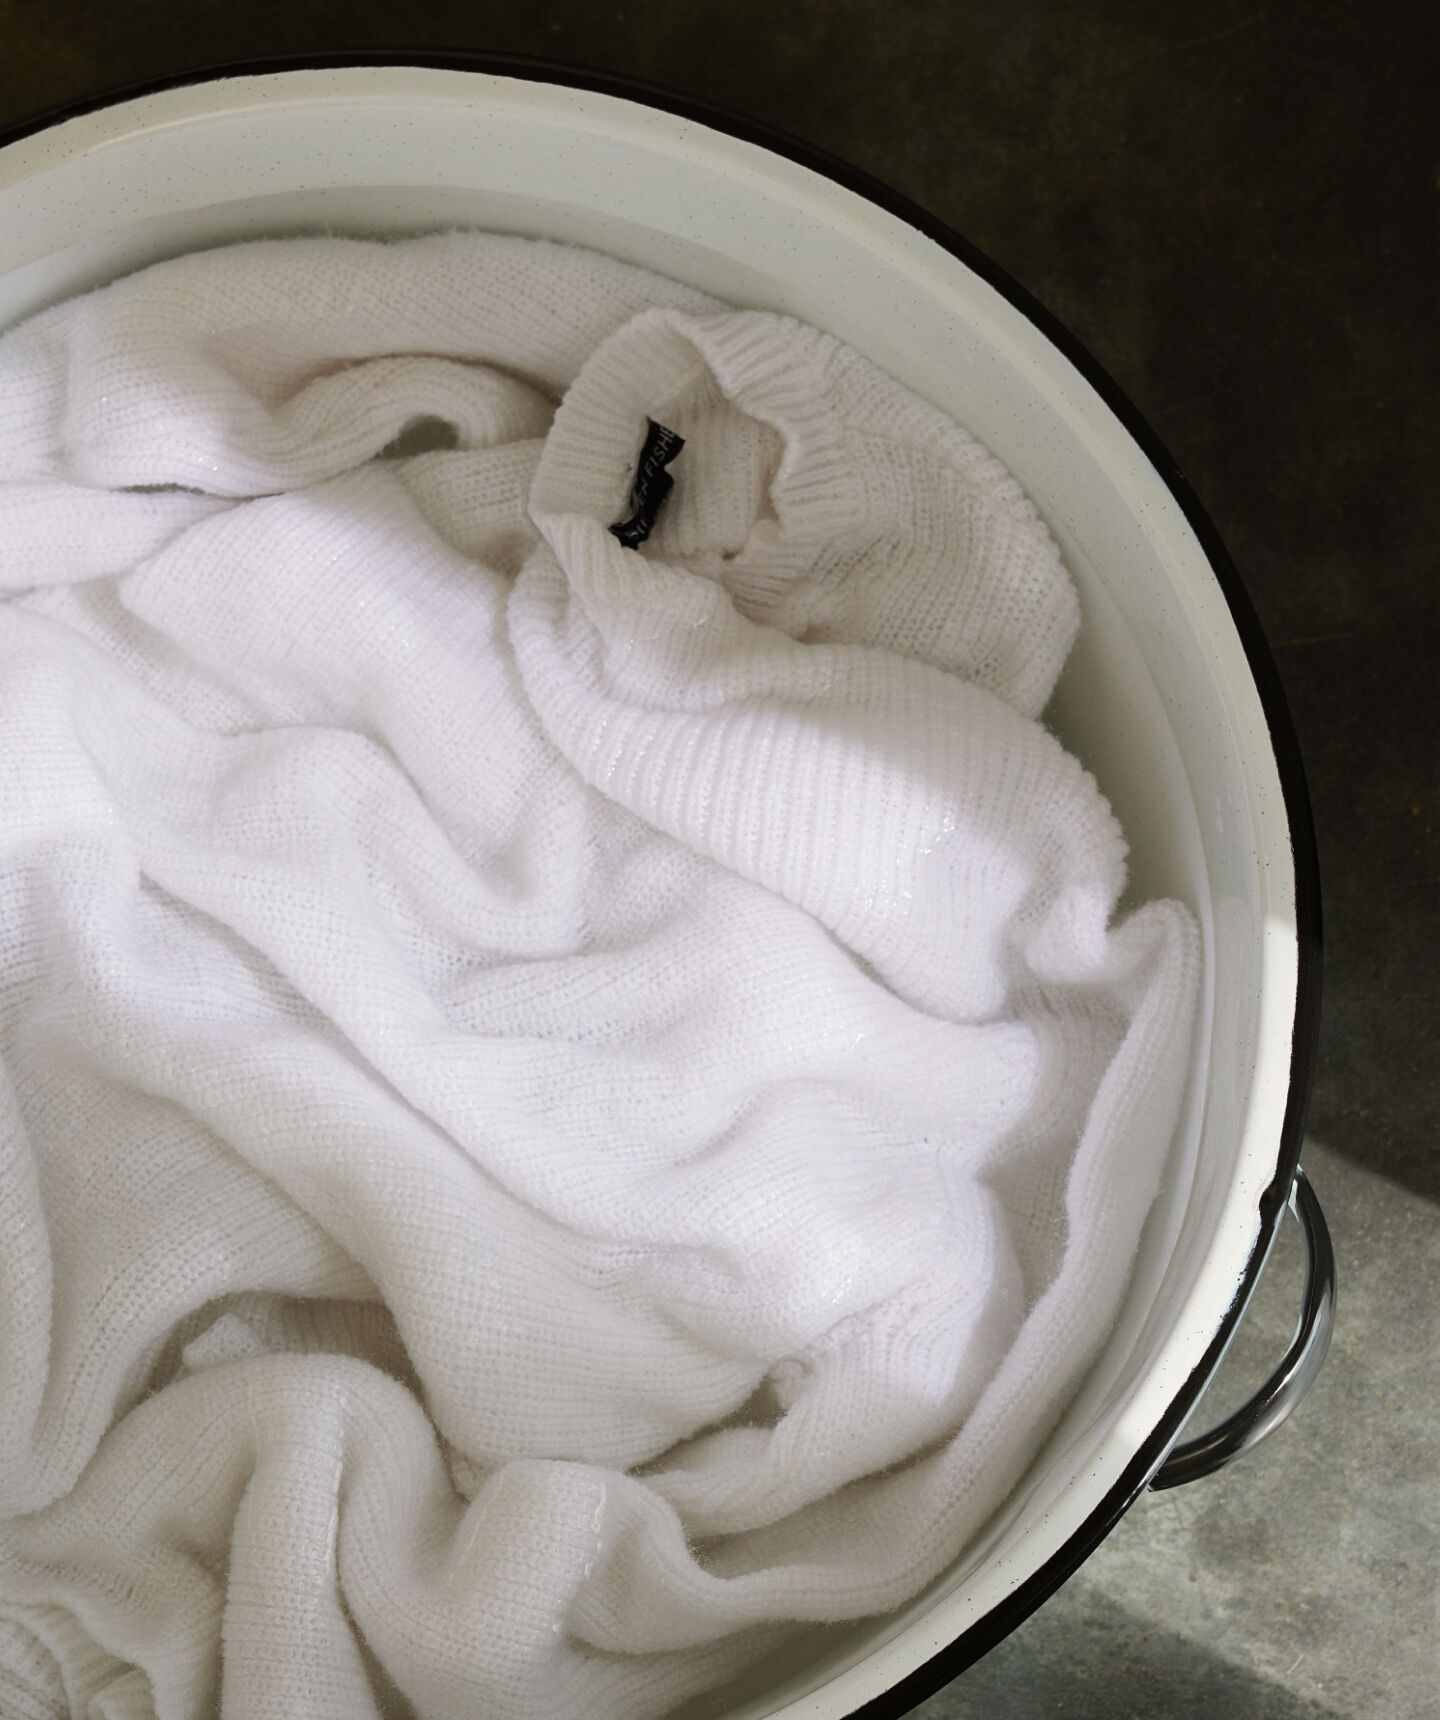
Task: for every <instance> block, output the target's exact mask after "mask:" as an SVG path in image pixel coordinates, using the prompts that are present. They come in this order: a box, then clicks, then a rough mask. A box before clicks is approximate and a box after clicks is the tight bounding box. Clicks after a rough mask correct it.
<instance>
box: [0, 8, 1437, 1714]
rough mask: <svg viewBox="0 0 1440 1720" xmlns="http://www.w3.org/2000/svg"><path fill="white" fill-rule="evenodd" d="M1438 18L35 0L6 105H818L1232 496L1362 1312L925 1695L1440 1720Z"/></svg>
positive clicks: (1243, 11) (798, 117) (18, 18)
mask: <svg viewBox="0 0 1440 1720" xmlns="http://www.w3.org/2000/svg"><path fill="white" fill-rule="evenodd" d="M1435 18H1436V12H1435V9H1434V8H1433V6H1430V5H1428V4H1426V3H1424V0H1416V3H1404V0H1399V3H1391V0H1367V3H1366V4H1365V5H1361V4H1359V3H1358V0H1270V3H1266V0H1217V3H1216V4H1213V5H1210V6H1207V7H1204V8H1194V7H1185V6H1177V5H1174V4H1173V3H1172V0H965V3H964V4H952V3H949V0H790V3H788V4H787V3H786V0H779V3H778V4H777V3H776V0H620V3H619V4H596V3H589V0H554V3H551V4H542V3H536V0H490V3H488V4H485V3H476V0H429V3H427V5H426V6H425V7H424V8H415V7H408V8H406V7H399V6H396V5H395V4H393V0H249V3H248V4H247V5H245V6H243V7H237V6H233V5H224V6H222V5H220V4H217V3H211V0H135V3H134V4H132V5H129V6H125V7H117V6H113V5H110V4H108V3H106V4H101V3H99V0H44V3H43V4H41V3H40V0H0V126H3V125H5V124H7V123H10V122H12V121H16V120H19V119H21V118H23V117H24V116H26V115H28V114H31V113H33V112H35V111H37V110H39V109H41V108H44V107H47V106H49V105H51V104H55V103H61V102H67V101H72V100H77V99H82V98H86V97H93V96H95V95H97V94H99V93H100V92H102V91H105V90H108V89H110V88H113V87H115V86H117V85H121V84H124V83H127V82H131V81H134V80H139V79H148V78H154V77H158V76H162V75H167V74H171V73H175V72H179V71H181V70H185V69H188V68H192V67H195V66H199V65H203V64H207V63H215V62H220V61H232V60H236V59H245V60H248V59H254V58H257V57H260V56H264V55H269V54H281V53H295V52H300V51H307V50H330V51H334V50H338V49H342V48H346V47H351V48H363V47H371V46H393V45H395V44H397V43H410V44H416V45H420V46H430V47H433V48H462V49H484V50H490V51H504V52H511V53H522V54H533V55H542V56H548V57H552V58H556V59H560V60H565V61H570V62H574V63H578V64H583V65H587V66H591V67H594V68H597V69H600V70H606V71H612V72H621V73H626V74H629V75H632V76H638V77H640V78H644V79H649V80H652V81H654V82H656V83H660V84H663V85H668V86H670V87H672V88H675V89H678V90H681V91H684V92H687V93H690V94H692V95H696V96H700V97H703V98H706V99H708V100H711V101H714V102H717V103H720V104H722V105H724V106H726V107H729V108H730V109H732V110H734V111H736V112H738V113H741V114H744V115H749V116H751V117H754V118H757V119H760V120H762V121H765V122H767V123H769V124H772V125H777V126H780V127H782V128H784V129H786V130H788V131H790V132H792V133H794V134H796V135H798V136H799V137H801V138H803V139H805V140H806V141H808V142H810V143H813V144H818V145H820V146H822V147H825V148H828V149H830V150H832V151H834V152H835V153H837V154H839V155H842V156H844V157H847V158H848V159H850V160H851V161H853V162H855V163H856V164H857V165H859V166H861V167H863V168H865V169H867V170H869V171H870V172H871V173H873V174H875V175H876V176H877V177H879V178H881V179H883V180H885V181H887V182H889V183H890V184H891V185H893V186H894V187H896V188H897V189H898V190H900V191H902V192H904V193H906V194H907V195H909V196H910V197H911V198H913V199H914V200H915V201H916V202H918V203H920V204H922V205H923V206H925V207H926V208H928V209H930V210H931V211H933V212H934V213H935V214H936V215H938V216H940V217H941V218H942V219H944V220H946V221H948V222H949V223H950V224H951V225H952V226H954V227H955V228H957V229H958V230H959V231H960V232H962V233H964V234H965V235H966V236H967V237H968V238H969V239H971V240H972V241H973V242H974V243H976V244H977V245H979V246H980V248H981V249H982V250H984V251H986V252H987V253H988V254H989V255H990V256H992V257H993V258H994V259H995V260H996V261H998V262H999V263H1001V264H1002V265H1003V266H1004V267H1006V268H1007V269H1009V270H1010V272H1011V273H1012V274H1013V275H1014V276H1015V277H1016V278H1017V279H1019V280H1020V281H1021V282H1022V283H1023V284H1024V285H1025V286H1026V287H1028V288H1029V290H1030V291H1031V292H1032V293H1033V294H1034V295H1035V296H1036V297H1037V298H1039V299H1040V301H1041V302H1042V303H1043V304H1045V305H1046V306H1047V307H1048V308H1049V309H1050V310H1051V311H1052V312H1054V313H1055V314H1056V315H1058V316H1059V317H1060V318H1061V320H1062V321H1064V322H1065V323H1066V324H1068V326H1069V327H1070V328H1071V330H1072V331H1073V332H1074V333H1075V334H1076V335H1077V336H1078V337H1079V338H1080V339H1081V340H1082V341H1083V342H1084V344H1085V345H1086V346H1088V347H1089V348H1090V350H1091V351H1092V352H1093V353H1094V354H1095V356H1096V357H1097V358H1098V359H1099V360H1100V362H1101V363H1102V364H1103V365H1104V366H1105V367H1106V368H1107V369H1108V370H1109V371H1110V373H1111V374H1112V375H1113V376H1114V377H1115V378H1116V380H1117V381H1118V382H1119V383H1120V385H1121V386H1122V387H1123V388H1124V389H1125V391H1126V392H1127V393H1128V394H1129V395H1130V397H1131V398H1132V400H1134V402H1135V403H1136V405H1137V406H1138V407H1139V409H1140V411H1141V413H1142V414H1143V415H1144V416H1145V417H1146V418H1147V419H1148V420H1149V422H1150V423H1151V425H1152V426H1153V427H1154V428H1155V430H1156V431H1157V432H1158V434H1159V435H1160V437H1161V439H1162V441H1163V442H1165V443H1166V445H1167V446H1168V447H1169V448H1170V450H1171V451H1172V453H1173V454H1174V455H1175V456H1176V458H1177V459H1178V461H1179V463H1180V465H1181V466H1182V468H1183V469H1184V470H1185V471H1186V473H1187V475H1188V477H1189V478H1190V481H1191V483H1192V484H1193V486H1194V487H1195V489H1196V490H1197V491H1198V493H1199V494H1200V496H1201V498H1202V500H1203V501H1204V503H1205V505H1206V506H1207V507H1208V509H1209V510H1210V512H1211V514H1212V517H1213V518H1214V520H1215V522H1216V524H1217V526H1218V528H1219V530H1220V533H1221V536H1222V537H1223V538H1224V540H1225V541H1226V543H1227V544H1228V546H1229V548H1230V551H1231V553H1232V555H1233V557H1234V559H1235V561H1236V563H1237V565H1238V566H1239V569H1240V572H1241V574H1242V577H1243V578H1244V580H1245V583H1246V585H1247V587H1248V589H1249V590H1250V592H1251V595H1252V598H1253V600H1254V603H1255V606H1256V608H1257V610H1258V611H1259V614H1260V618H1261V620H1262V623H1263V624H1264V626H1265V629H1266V632H1267V634H1268V636H1269V638H1270V640H1271V643H1272V646H1273V649H1274V652H1275V656H1276V659H1277V662H1278V665H1279V668H1280V672H1281V676H1282V679H1283V681H1284V684H1285V688H1286V692H1287V696H1288V698H1289V700H1290V703H1291V707H1292V710H1293V713H1294V717H1295V722H1296V727H1297V730H1298V732H1299V738H1300V744H1301V749H1302V752H1303V754H1304V757H1305V760H1306V767H1307V770H1308V773H1309V777H1310V785H1311V791H1312V795H1313V798H1314V803H1315V817H1316V826H1317V833H1318V840H1319V848H1320V858H1321V868H1322V880H1323V888H1324V895H1325V904H1326V921H1327V924H1326V942H1327V957H1326V1002H1325V1016H1324V1025H1323V1030H1322V1038H1321V1046H1320V1062H1319V1070H1318V1077H1317V1083H1316V1090H1315V1096H1314V1101H1313V1104H1312V1107H1311V1113H1310V1123H1311V1128H1312V1131H1313V1133H1314V1136H1315V1137H1316V1138H1315V1140H1314V1141H1313V1142H1312V1143H1311V1144H1310V1145H1309V1146H1308V1147H1307V1151H1306V1155H1305V1161H1306V1164H1307V1166H1308V1168H1309V1169H1310V1171H1311V1173H1312V1175H1313V1179H1314V1181H1315V1184H1316V1186H1317V1189H1318V1191H1319V1193H1320V1196H1321V1199H1322V1201H1323V1203H1324V1204H1325V1206H1326V1208H1327V1211H1328V1214H1329V1218H1330V1223H1331V1226H1332V1228H1333V1230H1334V1232H1335V1238H1336V1245H1337V1254H1338V1258H1339V1267H1340V1314H1339V1325H1338V1330H1337V1335H1336V1340H1335V1344H1334V1347H1333V1350H1332V1354H1331V1359H1330V1361H1329V1363H1328V1365H1327V1368H1326V1371H1325V1373H1324V1374H1323V1376H1322V1378H1321V1381H1320V1383H1319V1385H1318V1386H1317V1387H1316V1389H1315V1391H1314V1393H1313V1394H1312V1396H1311V1398H1310V1400H1309V1401H1308V1402H1307V1403H1306V1404H1305V1405H1304V1407H1303V1408H1302V1409H1301V1410H1300V1412H1299V1413H1298V1414H1297V1415H1296V1416H1295V1418H1294V1419H1293V1421H1292V1422H1291V1423H1290V1424H1288V1425H1287V1426H1286V1427H1284V1428H1283V1429H1281V1430H1280V1431H1279V1432H1278V1433H1277V1434H1276V1435H1275V1436H1274V1437H1273V1438H1272V1439H1271V1440H1270V1442H1269V1443H1268V1444H1267V1445H1266V1446H1264V1447H1262V1448H1261V1449H1260V1450H1259V1451H1257V1452H1256V1453H1254V1454H1252V1455H1251V1456H1249V1457H1248V1458H1246V1459H1244V1460H1242V1462H1241V1463H1239V1464H1238V1465H1236V1466H1235V1468H1234V1469H1232V1470H1230V1471H1228V1472H1227V1473H1225V1474H1224V1475H1221V1476H1216V1477H1213V1478H1210V1479H1209V1480H1206V1481H1202V1482H1199V1483H1196V1484H1194V1485H1193V1486H1191V1487H1189V1488H1185V1489H1181V1490H1178V1491H1175V1492H1172V1493H1168V1494H1164V1495H1152V1496H1147V1497H1146V1498H1144V1499H1142V1500H1141V1502H1140V1503H1139V1504H1138V1505H1137V1506H1136V1507H1135V1509H1134V1510H1133V1511H1132V1512H1131V1513H1130V1515H1129V1516H1128V1517H1127V1518H1126V1519H1125V1520H1124V1522H1122V1523H1121V1525H1120V1526H1119V1528H1118V1529H1117V1530H1116V1531H1115V1533H1114V1534H1113V1535H1112V1536H1111V1538H1110V1539H1109V1540H1108V1541H1107V1542H1106V1543H1105V1545H1104V1546H1103V1547H1102V1548H1101V1549H1100V1550H1099V1552H1098V1553H1097V1554H1096V1555H1095V1556H1094V1557H1093V1558H1092V1559H1091V1560H1090V1561H1089V1562H1088V1563H1087V1564H1086V1565H1085V1566H1084V1567H1083V1569H1082V1570H1081V1571H1080V1573H1079V1574H1078V1575H1077V1576H1076V1577H1075V1578H1074V1579H1073V1580H1072V1581H1071V1582H1070V1583H1069V1584H1068V1585H1067V1586H1066V1587H1065V1588H1064V1589H1063V1590H1062V1591H1061V1592H1060V1593H1059V1594H1058V1595H1056V1596H1055V1597H1054V1598H1053V1599H1052V1600H1051V1601H1050V1602H1049V1603H1048V1604H1047V1605H1046V1606H1045V1608H1044V1609H1043V1610H1042V1611H1041V1612H1040V1613H1038V1614H1037V1615H1036V1616H1035V1617H1034V1618H1033V1619H1031V1620H1030V1621H1029V1622H1028V1623H1027V1624H1026V1625H1024V1626H1023V1627H1022V1628H1021V1629H1020V1630H1019V1631H1018V1632H1016V1633H1015V1634H1014V1635H1013V1636H1012V1637H1011V1638H1010V1639H1008V1640H1007V1641H1006V1642H1005V1643H1003V1644H1002V1645H1001V1646H1000V1647H999V1648H997V1649H996V1650H995V1651H994V1652H993V1653H992V1654H990V1655H989V1656H988V1657H987V1658H986V1659H985V1660H983V1661H982V1662H980V1663H979V1664H978V1665H976V1666H975V1667H973V1668H972V1669H971V1670H970V1671H969V1672H968V1673H966V1674H964V1675H963V1676H962V1677H961V1678H960V1679H959V1680H958V1681H956V1682H955V1683H954V1684H953V1685H951V1686H950V1687H949V1688H948V1689H946V1690H945V1691H943V1692H941V1693H940V1694H939V1695H937V1696H935V1697H933V1698H931V1700H930V1701H929V1702H927V1703H926V1704H924V1705H923V1706H922V1707H921V1708H920V1709H919V1710H918V1714H919V1715H921V1716H924V1717H925V1720H962V1717H965V1720H972V1717H978V1716H982V1715H985V1716H991V1715H999V1714H1003V1715H1005V1716H1007V1720H1030V1717H1032V1716H1034V1717H1039V1716H1042V1715H1043V1716H1064V1717H1066V1720H1125V1717H1130V1716H1147V1717H1154V1720H1191V1717H1199V1716H1210V1715H1227V1716H1228V1715H1235V1716H1240V1717H1249V1720H1320V1717H1321V1716H1343V1717H1346V1720H1351V1717H1353V1720H1361V1717H1365V1720H1369V1717H1371V1716H1375V1717H1382V1716H1383V1717H1384V1720H1420V1717H1421V1716H1430V1715H1434V1714H1436V1713H1440V1646H1437V1645H1440V1601H1437V1570H1440V1557H1437V1552H1440V1547H1437V1543H1440V1431H1437V1430H1440V1415H1437V1413H1436V1412H1437V1410H1440V1322H1437V1311H1436V1309H1437V1288H1440V1272H1437V1265H1440V1211H1437V1202H1440V1153H1437V1150H1436V1138H1435V1135H1436V1120H1437V1115H1440V1105H1437V1087H1440V1082H1437V1075H1436V1066H1437V1060H1436V1058H1435V1056H1434V1052H1433V1047H1434V1045H1435V1043H1436V1040H1437V1037H1440V1034H1437V1029H1440V988H1437V983H1436V974H1437V971H1440V888H1437V885H1440V829H1437V826H1440V804H1437V803H1440V793H1437V790H1440V746H1437V727H1440V724H1437V699H1436V691H1435V687H1436V666H1437V644H1440V628H1437V625H1436V619H1437V618H1436V607H1437V595H1436V593H1437V580H1436V566H1435V561H1436V548H1435V546H1436V544H1437V543H1440V518H1437V514H1440V482H1437V481H1436V472H1437V470H1440V464H1437V453H1440V449H1437V434H1436V407H1437V387H1436V384H1437V380H1440V378H1437V362H1436V346H1435V339H1436V317H1435V305H1436V288H1437V285H1440V273H1437V263H1436V226H1435V204H1436V169H1435V157H1434V153H1433V152H1434V131H1433V118H1434V111H1435V89H1434V85H1435V67H1436V64H1437V58H1436V42H1435V34H1436V24H1435ZM1297 1256H1298V1250H1294V1249H1292V1250H1291V1252H1290V1255H1289V1257H1288V1258H1287V1257H1286V1256H1285V1255H1284V1254H1282V1255H1281V1256H1279V1257H1277V1259H1276V1261H1275V1262H1274V1263H1272V1268H1271V1271H1270V1273H1269V1274H1268V1275H1267V1286H1266V1289H1265V1291H1264V1292H1263V1293H1262V1298H1261V1302H1260V1305H1259V1307H1258V1308H1257V1309H1256V1310H1255V1312H1254V1314H1253V1316H1252V1317H1251V1319H1250V1320H1249V1321H1248V1322H1247V1325H1246V1327H1245V1329H1244V1333H1243V1335H1242V1338H1241V1340H1240V1342H1239V1343H1238V1344H1237V1346H1236V1349H1235V1351H1234V1352H1232V1357H1231V1359H1230V1360H1229V1361H1228V1362H1227V1364H1226V1366H1227V1371H1228V1373H1229V1375H1230V1381H1229V1384H1228V1386H1226V1385H1224V1384H1223V1382H1222V1384H1221V1385H1220V1386H1217V1391H1223V1390H1227V1389H1228V1390H1229V1391H1230V1393H1231V1395H1232V1396H1233V1395H1234V1394H1236V1393H1238V1392H1240V1391H1242V1389H1243V1386H1244V1385H1248V1383H1249V1382H1251V1381H1253V1380H1256V1379H1258V1378H1259V1377H1260V1376H1261V1375H1262V1374H1263V1373H1264V1372H1265V1371H1266V1370H1267V1367H1268V1364H1269V1362H1270V1360H1271V1358H1272V1357H1274V1356H1275V1355H1278V1353H1279V1352H1280V1351H1281V1350H1282V1349H1283V1347H1284V1344H1285V1342H1286V1340H1287V1338H1288V1335H1289V1331H1288V1328H1289V1322H1290V1321H1291V1320H1292V1319H1293V1310H1294V1309H1295V1307H1296V1306H1297V1305H1298V1288H1297V1275H1298V1272H1299V1264H1298V1258H1297ZM1205 1413H1206V1412H1205V1411H1204V1409H1203V1408H1202V1411H1201V1415H1202V1416H1204V1414H1205Z"/></svg>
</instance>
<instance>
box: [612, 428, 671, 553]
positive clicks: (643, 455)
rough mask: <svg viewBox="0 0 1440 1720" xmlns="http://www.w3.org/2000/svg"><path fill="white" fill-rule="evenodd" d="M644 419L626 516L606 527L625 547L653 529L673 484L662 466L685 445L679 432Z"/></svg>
mask: <svg viewBox="0 0 1440 1720" xmlns="http://www.w3.org/2000/svg"><path fill="white" fill-rule="evenodd" d="M645 422H646V424H647V425H648V426H649V428H648V429H647V430H646V432H645V446H644V447H643V448H642V449H641V450H640V461H639V464H638V465H637V466H636V468H635V481H634V483H633V484H632V485H631V486H630V518H629V519H628V520H623V521H621V523H620V524H619V525H613V526H611V528H610V530H611V531H612V532H614V534H615V536H616V537H617V538H619V539H620V541H621V543H623V544H624V545H626V547H627V548H629V549H636V548H637V547H638V546H639V545H640V544H642V543H644V541H645V539H646V538H648V537H649V536H650V533H651V532H652V531H654V529H655V520H656V518H657V516H658V515H659V512H660V508H661V505H662V504H663V503H664V500H665V498H666V496H668V495H669V494H670V492H671V490H672V489H674V487H675V480H674V479H673V478H672V477H671V476H670V474H669V473H668V472H667V471H666V470H665V468H666V467H667V466H668V465H669V464H670V462H671V461H672V460H673V459H674V458H675V456H676V455H677V454H678V453H679V452H680V450H681V449H682V448H683V447H684V446H685V438H684V437H683V436H677V435H676V434H675V432H674V431H673V430H667V429H666V428H665V426H664V425H663V424H657V423H656V422H655V420H654V419H653V418H647V419H646V420H645Z"/></svg>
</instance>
